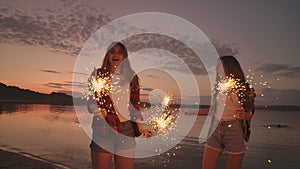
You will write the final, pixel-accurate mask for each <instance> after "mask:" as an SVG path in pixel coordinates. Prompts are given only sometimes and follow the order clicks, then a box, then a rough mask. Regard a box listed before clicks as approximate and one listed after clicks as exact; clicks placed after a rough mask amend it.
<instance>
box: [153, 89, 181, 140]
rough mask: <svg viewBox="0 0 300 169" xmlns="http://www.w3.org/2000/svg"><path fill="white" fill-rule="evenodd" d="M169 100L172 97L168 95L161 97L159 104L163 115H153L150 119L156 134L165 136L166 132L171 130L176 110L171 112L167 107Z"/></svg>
mask: <svg viewBox="0 0 300 169" xmlns="http://www.w3.org/2000/svg"><path fill="white" fill-rule="evenodd" d="M171 100H172V96H171V95H170V94H168V95H166V96H165V97H163V99H162V102H161V106H162V107H161V108H162V109H163V113H161V114H159V115H157V114H155V115H153V116H152V117H151V120H150V124H151V125H153V126H154V128H155V131H156V132H157V133H164V134H166V135H167V131H168V130H172V129H173V128H172V126H173V125H174V121H175V119H176V115H175V114H176V113H175V111H177V109H173V110H172V109H171V108H170V107H169V106H170V104H171Z"/></svg>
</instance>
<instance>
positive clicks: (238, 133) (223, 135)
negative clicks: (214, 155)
mask: <svg viewBox="0 0 300 169" xmlns="http://www.w3.org/2000/svg"><path fill="white" fill-rule="evenodd" d="M205 146H206V147H209V148H212V149H215V150H218V151H224V152H225V153H229V154H243V153H245V151H246V146H245V142H244V136H243V130H242V127H241V124H240V121H239V120H233V121H220V122H219V124H218V126H217V128H216V129H215V131H214V132H213V134H212V135H211V136H210V137H209V138H208V139H207V141H206V144H205Z"/></svg>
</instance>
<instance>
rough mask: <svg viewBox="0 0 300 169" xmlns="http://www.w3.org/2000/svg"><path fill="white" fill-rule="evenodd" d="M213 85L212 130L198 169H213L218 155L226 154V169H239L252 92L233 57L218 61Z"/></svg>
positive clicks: (251, 104) (250, 111)
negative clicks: (200, 167)
mask: <svg viewBox="0 0 300 169" xmlns="http://www.w3.org/2000/svg"><path fill="white" fill-rule="evenodd" d="M216 82H217V83H216V86H215V89H214V95H213V98H212V99H213V105H212V113H213V115H212V117H213V121H212V124H213V125H216V128H215V130H214V131H211V132H212V135H211V136H210V137H209V138H208V139H207V141H206V144H205V148H204V154H203V161H202V169H214V168H215V167H216V165H217V162H218V159H219V157H220V155H221V153H222V151H224V152H225V153H226V159H227V169H240V168H241V165H242V161H243V158H244V154H245V151H246V148H245V144H244V139H245V141H248V139H249V134H250V133H249V132H250V130H248V132H247V129H244V124H248V125H250V120H251V118H252V114H253V111H254V103H253V101H254V97H255V94H254V90H253V88H251V86H250V85H249V84H248V83H247V82H246V81H245V77H244V73H243V71H242V68H241V66H240V64H239V62H238V61H237V60H236V59H235V58H234V57H233V56H223V57H220V60H219V62H218V65H217V79H216ZM223 108H224V109H223ZM213 125H212V126H213ZM212 129H214V127H211V130H212ZM248 129H249V128H248Z"/></svg>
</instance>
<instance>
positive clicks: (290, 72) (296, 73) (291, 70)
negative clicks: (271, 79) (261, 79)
mask: <svg viewBox="0 0 300 169" xmlns="http://www.w3.org/2000/svg"><path fill="white" fill-rule="evenodd" d="M255 70H256V71H260V72H263V73H272V74H274V75H276V76H279V77H285V78H299V77H300V67H292V66H289V65H285V64H274V63H265V64H262V65H260V66H259V67H257V68H256V69H255Z"/></svg>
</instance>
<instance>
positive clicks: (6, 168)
mask: <svg viewBox="0 0 300 169" xmlns="http://www.w3.org/2000/svg"><path fill="white" fill-rule="evenodd" d="M63 168H65V167H63V166H60V165H57V164H51V163H49V162H47V161H45V160H43V159H39V158H36V157H30V155H25V154H19V153H14V152H10V151H5V150H2V149H0V169H63Z"/></svg>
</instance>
